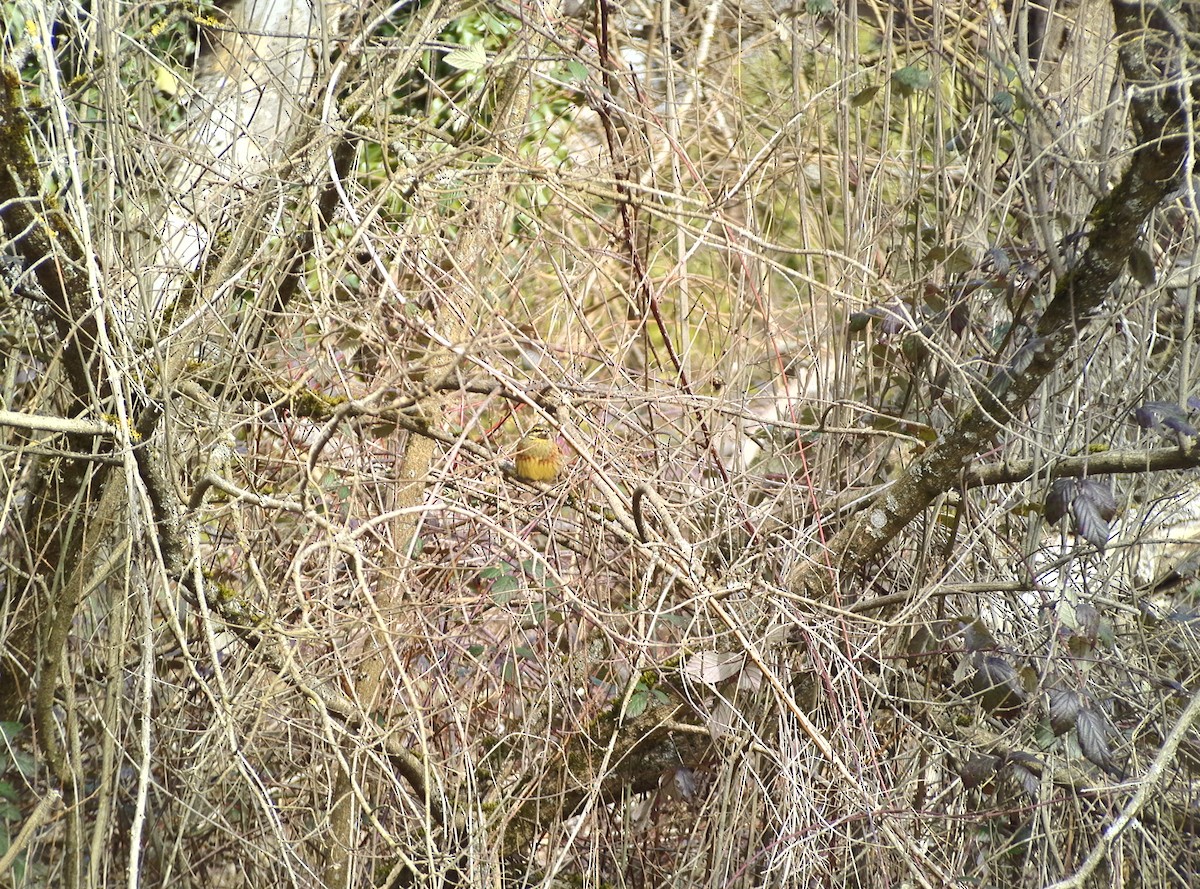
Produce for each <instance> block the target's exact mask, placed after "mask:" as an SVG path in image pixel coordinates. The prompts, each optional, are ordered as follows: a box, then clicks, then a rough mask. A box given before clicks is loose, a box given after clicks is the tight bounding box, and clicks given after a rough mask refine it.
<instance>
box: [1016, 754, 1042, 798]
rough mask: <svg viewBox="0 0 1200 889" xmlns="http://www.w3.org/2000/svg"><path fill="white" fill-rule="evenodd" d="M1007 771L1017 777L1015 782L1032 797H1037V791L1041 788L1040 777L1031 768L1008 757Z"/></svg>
mask: <svg viewBox="0 0 1200 889" xmlns="http://www.w3.org/2000/svg"><path fill="white" fill-rule="evenodd" d="M1008 771H1009V773H1010V774H1011V775H1012V776H1013V777H1014V778H1016V779H1017V783H1018V784H1020V785H1021V789H1022V790H1024V791H1025V792H1026V793H1027V794H1029V795H1030V796H1031V797H1033V798H1034V799H1037V795H1038V791H1039V790H1041V789H1042V779H1041V778H1039V777H1038V775H1037V773H1036V772H1034V771H1033V770H1032V769H1029V768H1027V767H1026V766H1024V765H1022V764H1021V763H1019V762H1015V761H1014V760H1013V759H1012V757H1011V756H1010V757H1009V762H1008Z"/></svg>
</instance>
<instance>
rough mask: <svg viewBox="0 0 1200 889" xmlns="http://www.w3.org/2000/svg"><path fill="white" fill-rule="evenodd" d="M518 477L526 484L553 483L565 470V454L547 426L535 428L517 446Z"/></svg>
mask: <svg viewBox="0 0 1200 889" xmlns="http://www.w3.org/2000/svg"><path fill="white" fill-rule="evenodd" d="M516 457H517V459H516V475H517V478H519V479H521V481H524V482H552V481H554V480H555V479H557V478H558V474H559V473H560V472H562V468H563V462H564V458H563V452H562V448H560V447H559V446H558V440H557V439H556V438H555V436H554V433H553V432H552V431H551V430H550V428H549V427H547V426H542V425H538V426H534V427H533V428H532V429H530V430H529V431H528V432H526V433H525V435H524V437H523V438H522V439H521V443H520V444H519V445H517V454H516Z"/></svg>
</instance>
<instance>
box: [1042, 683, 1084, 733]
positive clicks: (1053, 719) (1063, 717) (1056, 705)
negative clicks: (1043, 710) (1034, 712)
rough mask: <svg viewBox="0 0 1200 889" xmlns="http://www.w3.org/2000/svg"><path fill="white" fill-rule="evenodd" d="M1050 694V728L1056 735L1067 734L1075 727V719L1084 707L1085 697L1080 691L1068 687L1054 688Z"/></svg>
mask: <svg viewBox="0 0 1200 889" xmlns="http://www.w3.org/2000/svg"><path fill="white" fill-rule="evenodd" d="M1048 694H1049V697H1050V701H1049V707H1048V710H1049V713H1050V730H1051V731H1052V732H1054V734H1055V735H1065V734H1066V733H1067V732H1069V731H1070V730H1071V729H1073V728H1075V719H1076V717H1077V716H1078V715H1079V711H1080V710H1081V709H1082V708H1083V698H1082V697H1081V696H1080V695H1079V692H1077V691H1071V690H1070V689H1067V688H1052V689H1050V691H1049V693H1048Z"/></svg>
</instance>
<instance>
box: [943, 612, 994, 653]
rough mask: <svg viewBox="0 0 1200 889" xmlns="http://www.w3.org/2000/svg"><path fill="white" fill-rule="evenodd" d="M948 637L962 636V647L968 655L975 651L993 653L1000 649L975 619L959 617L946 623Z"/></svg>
mask: <svg viewBox="0 0 1200 889" xmlns="http://www.w3.org/2000/svg"><path fill="white" fill-rule="evenodd" d="M948 625H949V626H948V628H947V629H948V635H958V634H961V635H962V647H963V650H965V651H966V652H967V653H968V654H974V653H975V652H977V651H995V650H996V649H997V648H999V647H1000V645H999V643H998V642H996V639H995V637H993V636H992V634H991V632H990V631H989V630H988V628H987V625H986V624H984V622H983V621H981V620H980V619H979V618H977V617H959V618H955V619H954V620H951V621H948Z"/></svg>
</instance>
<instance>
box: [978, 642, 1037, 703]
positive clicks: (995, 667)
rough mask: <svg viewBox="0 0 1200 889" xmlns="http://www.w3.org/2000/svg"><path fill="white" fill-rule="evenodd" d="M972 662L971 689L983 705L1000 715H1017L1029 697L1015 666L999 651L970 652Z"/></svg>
mask: <svg viewBox="0 0 1200 889" xmlns="http://www.w3.org/2000/svg"><path fill="white" fill-rule="evenodd" d="M971 665H972V666H973V667H974V668H975V674H974V675H973V676H972V677H971V692H972V695H973V696H974V697H975V698H976V699H977V700H978V701H979V703H980V705H981V706H982V707H983V709H984V710H986V711H987V712H989V713H994V714H995V715H996V716H998V717H1001V718H1010V717H1014V716H1016V715H1017V714H1018V713H1019V711H1020V708H1021V705H1022V704H1024V703H1025V701H1026V700H1027V699H1028V697H1029V696H1028V694H1027V693H1026V691H1025V689H1024V687H1023V686H1022V685H1021V678H1020V676H1019V675H1018V674H1017V669H1016V667H1014V666H1013V665H1012V664H1010V663H1009V662H1008V661H1006V660H1005V659H1004V658H1002V657H1000V656H999V655H995V654H984V653H983V652H976V653H975V654H974V655H972V656H971Z"/></svg>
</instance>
